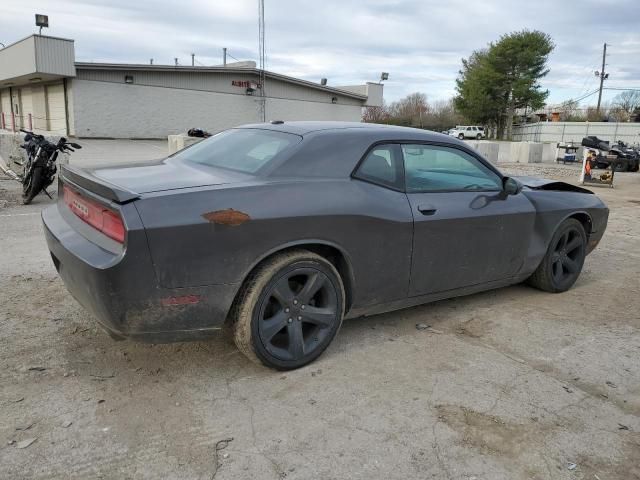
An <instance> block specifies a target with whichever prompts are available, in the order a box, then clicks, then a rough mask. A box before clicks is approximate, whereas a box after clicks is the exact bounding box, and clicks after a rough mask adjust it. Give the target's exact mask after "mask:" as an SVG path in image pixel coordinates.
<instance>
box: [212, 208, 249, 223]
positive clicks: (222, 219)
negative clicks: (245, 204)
mask: <svg viewBox="0 0 640 480" xmlns="http://www.w3.org/2000/svg"><path fill="white" fill-rule="evenodd" d="M202 216H203V217H204V218H205V219H207V220H208V221H210V222H212V223H217V224H218V225H229V226H231V227H237V226H238V225H242V224H243V223H244V222H246V221H248V220H251V217H250V216H249V215H248V214H246V213H244V212H241V211H240V210H234V209H233V208H227V209H225V210H216V211H215V212H208V213H204V214H203V215H202Z"/></svg>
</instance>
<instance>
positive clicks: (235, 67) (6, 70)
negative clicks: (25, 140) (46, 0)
mask: <svg viewBox="0 0 640 480" xmlns="http://www.w3.org/2000/svg"><path fill="white" fill-rule="evenodd" d="M260 74H261V71H260V70H258V69H256V68H255V63H254V62H240V63H236V64H227V65H225V66H216V67H200V66H173V65H151V64H149V65H134V64H106V63H86V62H76V61H75V54H74V43H73V40H67V39H62V38H55V37H48V36H43V35H31V36H29V37H27V38H25V39H23V40H20V41H18V42H16V43H14V44H12V45H8V46H7V47H6V48H4V49H1V50H0V128H4V129H5V130H13V129H18V128H20V127H23V128H29V127H31V128H32V129H34V130H38V131H43V132H51V133H52V134H57V135H70V136H76V137H94V138H95V137H98V138H166V136H167V135H170V134H177V133H181V132H185V131H187V130H188V129H189V128H193V127H197V128H201V129H204V130H207V131H209V132H218V131H220V130H224V129H226V128H230V127H233V126H236V125H241V124H245V123H255V122H260V121H262V120H263V116H264V118H265V119H266V120H273V119H278V120H345V121H360V119H361V116H362V108H363V107H366V106H380V105H381V104H382V89H383V86H382V85H381V84H379V83H366V84H364V85H356V86H343V87H329V86H326V85H322V84H320V83H314V82H309V81H306V80H301V79H297V78H293V77H289V76H286V75H280V74H277V73H273V72H264V76H263V77H261V75H260ZM261 78H263V79H264V80H263V82H262V83H263V85H262V84H261V81H260V80H261ZM263 92H264V95H263ZM263 109H264V114H263Z"/></svg>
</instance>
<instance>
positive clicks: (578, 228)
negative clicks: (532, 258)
mask: <svg viewBox="0 0 640 480" xmlns="http://www.w3.org/2000/svg"><path fill="white" fill-rule="evenodd" d="M586 245H587V236H586V234H585V231H584V227H583V226H582V224H581V223H580V222H579V221H578V220H576V219H574V218H570V219H567V220H565V221H564V222H563V223H562V224H561V225H560V227H559V228H558V230H557V231H556V233H555V234H554V236H553V238H552V239H551V243H550V245H549V248H548V250H547V253H546V255H545V256H544V258H543V259H542V261H541V262H540V265H539V266H538V269H537V270H536V271H535V272H534V273H533V275H532V276H531V278H530V279H529V282H530V283H531V284H532V285H533V286H535V287H537V288H539V289H541V290H545V291H547V292H554V293H557V292H564V291H566V290H569V288H571V287H572V286H573V284H574V283H575V282H576V280H577V279H578V277H579V276H580V272H581V271H582V266H583V265H584V259H585V256H586Z"/></svg>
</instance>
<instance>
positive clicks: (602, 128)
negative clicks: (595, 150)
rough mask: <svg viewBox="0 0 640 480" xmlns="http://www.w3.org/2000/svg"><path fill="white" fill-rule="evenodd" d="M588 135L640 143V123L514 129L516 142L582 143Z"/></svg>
mask: <svg viewBox="0 0 640 480" xmlns="http://www.w3.org/2000/svg"><path fill="white" fill-rule="evenodd" d="M588 135H595V136H596V137H599V138H601V139H603V140H608V141H610V142H615V141H617V140H622V141H623V142H627V143H631V144H634V143H640V123H614V122H538V123H529V124H526V125H516V126H514V127H513V140H514V141H529V142H552V143H556V142H567V141H574V142H580V141H582V138H583V137H586V136H588Z"/></svg>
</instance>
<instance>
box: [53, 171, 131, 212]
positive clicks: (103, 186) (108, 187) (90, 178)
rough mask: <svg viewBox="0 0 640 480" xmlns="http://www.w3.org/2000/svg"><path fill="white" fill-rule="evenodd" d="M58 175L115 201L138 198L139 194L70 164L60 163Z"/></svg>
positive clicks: (121, 201) (123, 201) (122, 201)
mask: <svg viewBox="0 0 640 480" xmlns="http://www.w3.org/2000/svg"><path fill="white" fill-rule="evenodd" d="M60 177H61V178H62V181H68V182H69V183H73V184H75V185H77V186H79V187H82V188H84V189H85V190H88V191H90V192H93V193H95V194H97V195H100V196H101V197H104V198H107V199H109V200H113V201H114V202H117V203H128V202H132V201H133V200H136V199H138V198H140V195H139V194H137V193H135V192H132V191H130V190H126V189H124V188H122V187H118V186H117V185H113V184H111V183H109V182H105V181H104V180H102V179H99V178H97V177H95V176H94V175H91V173H89V172H88V171H87V170H84V169H82V168H77V167H72V166H71V165H61V167H60Z"/></svg>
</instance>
